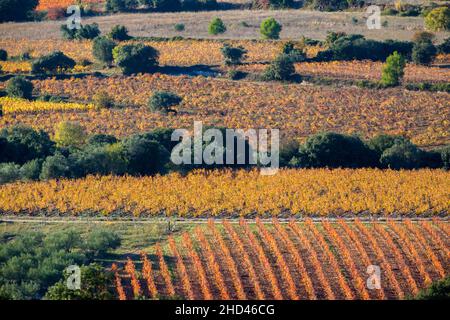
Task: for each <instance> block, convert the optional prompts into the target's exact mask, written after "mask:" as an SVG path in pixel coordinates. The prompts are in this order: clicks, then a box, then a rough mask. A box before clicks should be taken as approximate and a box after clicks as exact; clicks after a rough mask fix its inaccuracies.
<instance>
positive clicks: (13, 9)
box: [0, 0, 39, 23]
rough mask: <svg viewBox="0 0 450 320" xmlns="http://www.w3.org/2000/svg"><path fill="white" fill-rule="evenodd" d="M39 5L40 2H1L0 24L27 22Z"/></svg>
mask: <svg viewBox="0 0 450 320" xmlns="http://www.w3.org/2000/svg"><path fill="white" fill-rule="evenodd" d="M38 3H39V1H38V0H0V23H1V22H6V21H24V20H27V19H28V18H29V17H30V15H31V14H32V12H33V10H34V9H35V8H36V7H37V5H38Z"/></svg>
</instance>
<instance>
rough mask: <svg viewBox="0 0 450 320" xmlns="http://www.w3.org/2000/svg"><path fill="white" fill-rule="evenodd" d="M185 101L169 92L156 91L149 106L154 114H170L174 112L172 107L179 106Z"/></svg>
mask: <svg viewBox="0 0 450 320" xmlns="http://www.w3.org/2000/svg"><path fill="white" fill-rule="evenodd" d="M181 101H183V98H181V97H180V96H179V95H177V94H175V93H173V92H168V91H156V92H155V93H154V94H153V95H152V96H151V97H150V99H149V101H148V106H149V108H150V110H151V111H153V112H162V113H168V112H170V111H173V110H172V109H171V107H174V106H177V105H179V104H180V103H181Z"/></svg>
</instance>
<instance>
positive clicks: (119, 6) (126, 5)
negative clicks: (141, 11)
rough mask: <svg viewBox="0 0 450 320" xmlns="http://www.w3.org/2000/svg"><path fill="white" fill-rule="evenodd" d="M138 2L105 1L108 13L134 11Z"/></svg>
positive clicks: (129, 0) (123, 0)
mask: <svg viewBox="0 0 450 320" xmlns="http://www.w3.org/2000/svg"><path fill="white" fill-rule="evenodd" d="M137 6H138V2H137V1H136V0H107V1H106V10H107V11H110V12H123V11H130V10H134V9H136V8H137Z"/></svg>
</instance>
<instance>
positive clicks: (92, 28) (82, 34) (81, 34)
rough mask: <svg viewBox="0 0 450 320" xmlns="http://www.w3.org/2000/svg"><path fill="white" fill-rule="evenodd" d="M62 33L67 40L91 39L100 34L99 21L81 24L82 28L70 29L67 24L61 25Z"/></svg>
mask: <svg viewBox="0 0 450 320" xmlns="http://www.w3.org/2000/svg"><path fill="white" fill-rule="evenodd" d="M60 28H61V34H62V37H63V38H64V39H67V40H83V39H87V40H91V39H94V38H96V37H98V36H99V35H100V29H99V28H98V24H97V23H93V24H88V25H85V26H81V28H80V29H69V28H68V27H67V25H65V24H63V25H61V27H60Z"/></svg>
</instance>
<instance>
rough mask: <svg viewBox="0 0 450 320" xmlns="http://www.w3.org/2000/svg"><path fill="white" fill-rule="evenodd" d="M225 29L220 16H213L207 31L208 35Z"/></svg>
mask: <svg viewBox="0 0 450 320" xmlns="http://www.w3.org/2000/svg"><path fill="white" fill-rule="evenodd" d="M225 31H227V27H226V26H225V24H224V23H223V21H222V20H221V19H220V18H214V19H213V20H212V21H211V22H210V24H209V26H208V33H209V34H210V35H214V36H216V35H218V34H221V33H225Z"/></svg>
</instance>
